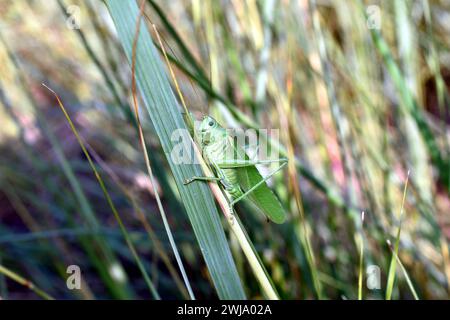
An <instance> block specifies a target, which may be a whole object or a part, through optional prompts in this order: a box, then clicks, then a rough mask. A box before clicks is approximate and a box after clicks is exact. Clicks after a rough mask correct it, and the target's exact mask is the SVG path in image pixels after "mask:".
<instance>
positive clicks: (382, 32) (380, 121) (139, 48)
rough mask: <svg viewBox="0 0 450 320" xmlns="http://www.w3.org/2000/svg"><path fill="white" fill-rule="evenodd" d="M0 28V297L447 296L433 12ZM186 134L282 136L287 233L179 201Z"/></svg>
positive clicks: (362, 5)
mask: <svg viewBox="0 0 450 320" xmlns="http://www.w3.org/2000/svg"><path fill="white" fill-rule="evenodd" d="M0 8H1V9H0V21H1V28H0V61H2V63H1V64H0V74H1V77H0V119H1V121H2V126H1V127H0V297H1V298H4V299H22V298H23V299H31V298H36V297H40V298H44V299H53V298H55V299H95V298H96V299H100V298H112V299H132V298H138V299H158V298H161V299H194V298H196V299H211V298H220V299H246V298H248V299H259V298H262V299H264V298H269V299H277V298H281V299H317V298H319V299H433V298H434V299H436V298H437V299H448V298H449V292H450V255H449V248H448V243H449V239H450V216H449V214H448V213H449V208H450V197H449V195H450V152H449V151H450V143H449V124H450V96H449V94H448V88H449V87H450V76H449V75H450V60H449V59H448V52H449V48H450V30H449V29H448V27H447V25H446V21H447V20H448V17H447V16H448V14H449V12H450V7H449V6H448V4H447V3H446V2H445V1H440V0H421V1H388V0H380V1H376V2H374V3H372V2H369V1H363V0H352V1H340V0H332V1H326V2H323V1H315V0H305V1H276V0H245V1H234V0H231V1H225V2H224V1H199V0H190V1H187V0H177V1H167V2H166V1H154V0H144V1H140V0H138V1H136V2H134V1H121V0H105V1H98V0H88V1H81V0H79V1H70V2H69V1H66V0H54V1H49V2H48V5H47V3H46V5H43V4H42V3H41V2H25V1H4V2H2V4H1V5H0ZM378 27H379V28H378ZM42 84H44V86H43V85H42ZM46 87H47V88H46ZM50 88H51V89H50ZM49 89H50V90H49ZM191 114H192V115H193V116H194V117H195V118H196V119H197V120H200V119H201V117H202V116H203V115H211V116H212V117H213V118H214V119H216V120H217V121H218V122H219V123H220V124H221V125H222V126H223V127H225V128H242V129H256V130H257V129H279V136H278V137H277V136H276V135H264V134H260V136H259V140H260V141H261V142H262V143H263V144H267V145H269V146H270V147H271V148H272V149H273V150H276V151H278V153H279V157H280V158H287V159H289V161H288V163H287V165H286V166H285V167H284V168H283V170H280V171H279V172H277V174H275V175H273V176H272V177H271V179H270V180H268V186H269V187H270V189H271V190H273V191H274V193H275V194H276V196H277V198H278V199H279V200H280V203H281V205H282V207H283V208H284V210H285V211H286V213H287V217H286V221H285V222H284V223H282V224H276V223H273V222H269V221H268V220H267V219H266V218H265V217H264V215H261V214H258V209H257V208H256V207H254V206H253V205H251V204H250V203H247V202H239V203H237V204H236V207H235V209H236V212H237V215H236V217H235V219H229V217H228V213H229V211H227V210H229V207H228V206H229V201H228V199H226V197H225V195H224V194H223V192H222V191H221V190H220V189H219V187H218V185H217V183H216V182H211V183H203V182H193V183H190V184H188V185H185V184H184V182H185V181H186V179H189V178H192V177H195V176H197V177H199V176H211V175H212V173H211V168H209V167H208V166H207V165H206V164H205V162H204V161H203V159H202V156H201V152H200V150H198V148H194V150H195V153H194V155H195V157H196V159H197V160H198V161H197V162H196V163H195V164H192V163H183V164H178V163H175V161H174V159H173V158H172V157H171V152H172V150H173V149H174V147H175V146H176V145H177V143H178V141H177V140H176V139H174V137H173V133H174V132H176V131H177V130H178V129H189V131H190V132H192V128H193V127H192V126H193V123H192V120H193V119H192V118H191V117H190V116H189V115H191ZM278 166H279V164H277V163H273V164H267V165H266V164H265V165H264V167H265V168H259V167H258V168H259V169H260V172H261V173H262V175H263V176H264V175H267V174H269V173H270V172H272V171H273V170H275V169H276V168H277V167H278ZM280 210H281V209H280ZM284 210H283V211H284ZM362 212H364V213H363V214H362ZM283 215H284V214H283ZM280 220H281V218H280ZM70 265H78V266H79V267H80V269H81V272H82V276H81V289H80V290H69V289H68V287H67V285H66V280H67V278H68V277H69V276H70V275H69V274H68V273H67V271H66V270H67V267H68V266H70ZM370 266H372V267H373V266H377V267H378V268H379V270H380V279H379V283H380V288H379V289H376V288H373V287H372V286H371V285H369V282H370V283H371V284H374V283H377V279H374V278H371V277H374V276H376V275H377V274H376V273H367V272H366V270H367V267H370Z"/></svg>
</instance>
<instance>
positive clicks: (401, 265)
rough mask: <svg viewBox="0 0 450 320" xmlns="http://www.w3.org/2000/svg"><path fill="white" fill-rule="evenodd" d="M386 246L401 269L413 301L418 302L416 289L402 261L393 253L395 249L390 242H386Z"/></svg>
mask: <svg viewBox="0 0 450 320" xmlns="http://www.w3.org/2000/svg"><path fill="white" fill-rule="evenodd" d="M386 242H387V244H388V247H389V249H390V250H391V252H392V255H393V256H394V257H395V260H396V261H397V263H398V265H399V266H400V269H402V272H403V275H404V276H405V279H406V283H407V284H408V287H409V290H411V293H412V295H413V296H414V299H416V300H419V296H418V295H417V292H416V289H415V288H414V285H413V283H412V281H411V278H410V277H409V274H408V271H406V268H405V266H404V265H403V263H402V261H401V260H400V257H399V256H398V255H397V253H396V252H395V249H394V248H393V247H392V244H391V241H389V240H387V241H386Z"/></svg>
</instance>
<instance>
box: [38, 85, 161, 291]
mask: <svg viewBox="0 0 450 320" xmlns="http://www.w3.org/2000/svg"><path fill="white" fill-rule="evenodd" d="M43 86H44V87H46V88H47V89H48V90H49V91H50V92H51V93H52V94H53V95H54V96H55V98H56V100H57V101H58V105H59V107H60V108H61V111H62V112H63V113H64V116H65V118H66V120H67V122H68V123H69V125H70V129H71V130H72V132H73V134H74V135H75V137H76V139H77V141H78V143H79V145H80V147H81V149H82V151H83V153H84V155H85V156H86V159H87V160H88V162H89V165H90V167H91V169H92V171H93V172H94V175H95V178H96V179H97V181H98V183H99V185H100V188H101V189H102V191H103V194H104V196H105V198H106V201H107V202H108V205H109V207H110V208H111V211H112V212H113V214H114V217H115V218H116V220H117V223H118V224H119V227H120V231H121V232H122V235H123V237H124V239H125V242H126V243H127V245H128V247H129V248H130V251H131V253H132V255H133V258H134V259H135V261H136V264H137V266H138V268H139V270H140V272H141V273H142V276H143V277H144V280H145V282H146V284H147V286H148V288H149V290H150V293H151V294H152V296H153V298H155V299H157V300H159V299H160V298H161V297H160V296H159V293H158V291H157V290H156V288H155V286H154V284H153V283H152V281H151V280H150V277H149V276H148V274H147V271H146V270H145V267H144V264H143V263H142V261H141V258H140V257H139V255H138V253H137V251H136V248H135V247H134V244H133V242H132V241H131V238H130V235H129V234H128V231H127V229H126V228H125V225H124V224H123V222H122V218H121V217H120V214H119V212H118V211H117V209H116V206H115V205H114V202H113V201H112V199H111V196H110V195H109V192H108V190H107V189H106V186H105V183H104V182H103V179H102V178H101V176H100V174H99V172H98V171H97V168H96V166H95V164H94V162H93V161H92V159H91V156H90V155H89V152H88V151H87V149H86V147H85V145H84V142H83V140H82V139H81V137H80V135H79V133H78V130H77V129H76V127H75V125H74V123H73V122H72V119H71V117H70V115H69V114H68V113H67V110H66V108H65V107H64V105H63V103H62V102H61V100H60V99H59V97H58V95H57V94H56V92H55V91H53V90H52V89H50V88H49V87H48V86H46V85H45V84H43Z"/></svg>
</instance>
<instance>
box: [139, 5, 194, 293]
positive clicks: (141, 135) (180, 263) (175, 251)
mask: <svg viewBox="0 0 450 320" xmlns="http://www.w3.org/2000/svg"><path fill="white" fill-rule="evenodd" d="M144 5H145V0H144V1H142V4H141V8H140V11H139V17H138V19H137V23H136V32H135V36H134V40H133V48H132V62H131V75H132V78H131V81H132V85H131V87H132V89H131V90H132V93H133V106H134V114H135V117H136V121H137V124H138V130H139V141H140V144H141V147H142V150H143V153H144V158H145V166H146V167H147V172H148V175H149V177H150V181H151V182H152V186H153V193H154V194H155V198H156V202H157V204H158V209H159V212H160V214H161V218H162V220H163V224H164V228H165V230H166V233H167V237H168V238H169V242H170V246H171V247H172V251H173V254H174V256H175V259H176V261H177V264H178V268H179V269H180V272H181V275H182V277H183V281H184V283H185V285H186V288H187V290H188V292H189V297H190V298H191V300H195V296H194V292H193V291H192V288H191V284H190V283H189V279H188V277H187V274H186V271H185V269H184V266H183V261H182V260H181V257H180V254H179V252H178V248H177V245H176V243H175V240H174V239H173V235H172V231H171V230H170V226H169V223H168V221H167V217H166V213H165V211H164V208H163V205H162V203H161V199H160V197H159V193H158V190H157V188H156V182H155V179H154V177H153V172H152V168H151V166H150V160H149V158H148V151H147V147H146V144H145V138H144V132H143V130H142V126H141V119H140V117H139V105H138V101H137V92H136V91H137V90H136V77H135V73H136V46H137V41H138V35H139V30H140V27H141V20H142V14H143V10H144ZM153 28H154V29H155V31H156V27H155V26H154V25H153ZM156 32H157V31H156ZM157 35H158V40H160V38H159V34H158V32H157ZM160 44H161V47H163V46H162V43H161V42H160Z"/></svg>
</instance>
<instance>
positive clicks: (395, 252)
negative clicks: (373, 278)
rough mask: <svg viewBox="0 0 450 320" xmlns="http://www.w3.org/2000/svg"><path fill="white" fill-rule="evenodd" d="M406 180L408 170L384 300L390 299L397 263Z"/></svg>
mask: <svg viewBox="0 0 450 320" xmlns="http://www.w3.org/2000/svg"><path fill="white" fill-rule="evenodd" d="M408 180H409V171H408V175H407V177H406V181H405V186H404V189H403V199H402V205H401V208H400V215H399V217H398V229H397V236H396V238H395V248H394V250H393V251H392V257H391V263H390V265H389V273H388V280H387V284H386V300H391V296H392V290H393V287H394V280H395V270H396V263H397V259H396V256H397V255H398V248H399V246H400V233H401V230H402V219H403V208H404V205H405V200H406V190H407V188H408Z"/></svg>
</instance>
